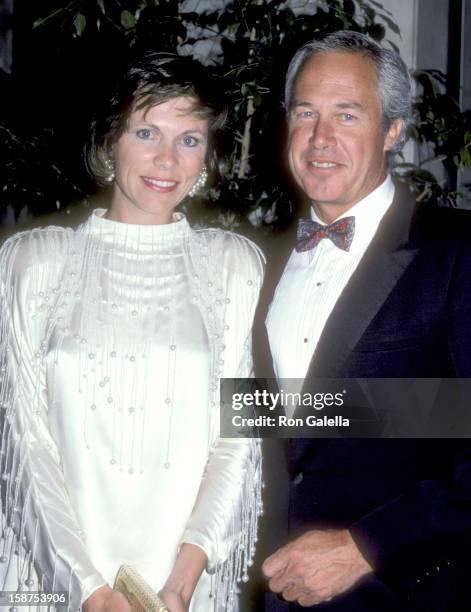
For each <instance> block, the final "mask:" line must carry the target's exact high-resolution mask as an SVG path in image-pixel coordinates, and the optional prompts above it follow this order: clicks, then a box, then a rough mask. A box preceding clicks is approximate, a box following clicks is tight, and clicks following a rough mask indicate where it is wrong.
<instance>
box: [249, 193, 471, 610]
mask: <svg viewBox="0 0 471 612" xmlns="http://www.w3.org/2000/svg"><path fill="white" fill-rule="evenodd" d="M285 243H286V245H287V248H285V249H284V255H280V253H281V252H282V249H280V248H276V249H275V251H276V252H277V254H278V257H277V258H274V259H272V260H271V264H270V265H269V268H268V270H267V283H266V285H265V288H264V293H263V294H262V298H261V301H260V307H259V311H258V314H257V323H256V326H255V331H254V351H255V362H256V374H257V375H258V376H266V377H271V376H274V374H273V371H272V369H271V363H272V361H271V357H270V354H269V346H268V340H267V336H266V330H265V326H264V320H265V317H266V314H267V311H268V307H269V304H270V301H271V298H272V296H273V292H274V289H275V287H276V284H277V281H278V279H279V276H280V274H281V273H282V270H283V268H284V264H285V262H286V260H287V257H288V256H289V253H290V252H291V249H292V246H293V245H292V243H288V241H285ZM268 255H270V254H268ZM269 262H270V257H269ZM286 316H287V326H286V327H287V333H289V313H286ZM315 377H326V378H342V377H344V378H374V377H377V378H395V377H401V378H407V377H471V213H470V212H468V211H459V210H456V209H448V208H440V207H437V206H434V205H430V204H425V205H422V206H416V205H415V202H414V201H413V200H412V199H411V197H410V196H409V195H408V193H406V192H405V190H404V189H403V188H396V195H395V199H394V202H393V204H392V205H391V207H390V209H389V210H388V212H387V213H386V215H385V217H384V218H383V220H382V222H381V224H380V226H379V228H378V231H377V233H376V235H375V237H374V239H373V241H372V243H371V245H370V246H369V248H368V250H367V251H366V253H365V255H364V257H363V259H362V261H361V262H360V264H359V266H358V267H357V269H356V271H355V272H354V274H353V276H352V278H351V280H350V281H349V283H348V284H347V286H346V288H345V290H344V291H343V292H342V294H341V296H340V298H339V300H338V302H337V303H336V305H335V307H334V309H333V311H332V313H331V315H330V317H329V319H328V320H327V323H326V325H325V328H324V330H323V333H322V335H321V338H320V340H319V343H318V346H317V348H316V351H315V354H314V355H313V357H312V361H311V364H310V367H309V370H308V373H307V376H306V379H305V383H304V391H308V390H309V385H310V381H312V380H313V379H314V378H315ZM470 410H471V406H470ZM274 444H275V443H273V442H272V441H269V442H268V445H267V449H268V452H267V457H266V462H265V465H266V467H265V469H266V474H267V481H268V488H267V498H266V506H267V508H266V510H267V511H266V515H267V516H268V518H267V519H266V524H265V527H266V528H267V529H268V531H270V527H271V525H270V522H271V521H270V518H271V516H272V508H271V506H273V505H274V504H278V503H279V499H280V491H281V490H282V488H283V487H282V485H280V483H281V482H282V474H281V472H280V467H279V466H280V464H279V463H278V464H277V465H278V467H277V473H276V474H273V473H272V472H271V470H270V468H271V464H272V463H273V462H275V461H276V453H275V454H273V449H274ZM286 447H287V448H286V456H287V474H288V479H289V487H288V488H289V527H290V537H295V536H296V535H298V534H300V533H302V532H304V531H306V530H308V529H312V528H323V529H325V528H349V529H350V531H351V533H352V535H353V537H354V539H355V541H356V542H357V544H358V546H359V548H360V550H361V551H362V552H363V554H364V556H365V557H366V558H367V559H368V560H369V561H370V563H371V565H372V566H373V567H374V568H375V575H374V576H371V577H368V578H366V579H365V580H364V581H362V582H361V583H360V584H359V585H358V586H357V587H356V588H354V589H353V590H352V591H350V592H349V593H346V594H345V595H343V596H340V597H337V598H334V599H333V600H332V601H331V602H330V603H325V604H321V605H320V606H315V607H314V608H312V609H315V610H318V611H319V612H320V611H324V610H326V611H327V610H339V611H340V610H368V611H369V610H371V611H375V612H379V611H381V612H382V611H383V610H395V611H397V610H424V611H425V610H427V611H432V610H437V611H445V610H447V611H451V610H463V611H464V610H469V609H471V593H470V594H469V597H468V596H467V594H466V595H465V593H466V591H467V590H468V589H467V587H468V583H469V579H470V578H471V569H470V568H471V563H470V560H471V546H470V544H471V443H470V441H469V440H463V439H461V440H457V439H455V440H451V439H449V440H445V439H317V440H316V439H298V440H291V441H289V442H288V444H287V445H286ZM270 483H276V484H272V485H270ZM280 486H281V489H280ZM270 491H275V493H274V494H271V493H270ZM277 530H279V532H280V533H281V532H282V526H278V528H277ZM272 531H273V530H272ZM268 540H269V542H270V544H269V548H271V549H274V548H277V547H278V545H281V544H283V537H282V536H281V537H280V538H279V542H277V541H276V536H275V537H274V536H273V533H272V534H271V537H269V538H268ZM267 552H270V550H268V551H267ZM465 600H466V601H465ZM268 602H269V603H268V604H267V607H266V609H267V610H280V611H281V610H288V609H289V610H302V609H305V608H301V607H299V606H297V605H291V606H289V607H288V606H287V604H285V603H283V604H282V603H281V602H279V601H276V599H275V598H274V597H273V596H272V597H268Z"/></svg>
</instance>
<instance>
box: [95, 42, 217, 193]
mask: <svg viewBox="0 0 471 612" xmlns="http://www.w3.org/2000/svg"><path fill="white" fill-rule="evenodd" d="M222 90H223V87H222V86H221V83H219V82H218V80H217V79H216V78H215V77H214V76H213V75H211V74H210V72H209V70H208V69H206V68H204V67H203V66H202V65H201V64H200V63H198V62H196V61H195V60H193V59H191V58H189V57H181V56H178V55H174V54H172V53H161V52H156V51H147V52H145V53H143V54H142V55H140V56H139V58H137V59H135V60H134V61H133V62H131V63H130V64H129V65H128V67H127V69H126V70H125V72H124V74H123V76H122V77H121V78H120V80H119V82H118V84H117V86H116V88H115V90H114V92H113V94H112V95H111V97H110V98H109V99H108V101H107V102H106V103H105V105H104V108H103V112H102V113H101V114H100V115H97V116H96V118H95V119H94V121H93V122H92V126H91V134H90V139H89V142H88V144H87V146H86V150H85V162H86V166H87V170H88V172H89V173H90V175H91V176H92V177H93V178H94V179H95V181H96V182H97V183H98V184H99V185H101V186H105V185H107V184H108V183H107V180H106V179H107V177H108V176H109V172H110V170H109V159H110V158H111V157H112V148H113V146H114V145H115V143H116V142H117V141H118V140H119V138H120V137H121V135H122V134H123V133H124V132H125V131H126V128H127V124H128V120H129V118H130V116H131V114H132V113H133V112H134V111H135V110H141V109H143V108H152V107H153V106H157V105H158V104H162V103H163V102H167V101H168V100H171V99H173V98H178V97H181V96H186V97H189V98H192V99H193V100H194V104H193V107H192V109H191V111H190V112H191V113H194V114H195V115H198V116H200V117H204V118H207V119H208V150H207V153H206V167H207V169H208V173H209V175H210V177H213V178H214V177H215V176H218V175H220V174H221V172H222V171H221V165H222V156H221V150H220V146H221V145H220V143H221V141H222V137H221V135H222V130H223V128H224V126H225V123H226V119H227V106H226V100H225V95H224V93H223V91H222ZM107 162H108V165H107Z"/></svg>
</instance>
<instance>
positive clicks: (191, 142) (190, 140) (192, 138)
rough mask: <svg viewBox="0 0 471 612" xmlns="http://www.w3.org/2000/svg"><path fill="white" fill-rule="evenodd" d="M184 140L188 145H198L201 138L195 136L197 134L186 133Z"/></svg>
mask: <svg viewBox="0 0 471 612" xmlns="http://www.w3.org/2000/svg"><path fill="white" fill-rule="evenodd" d="M182 142H183V144H184V145H185V146H186V147H196V145H197V144H198V142H199V140H198V139H197V138H195V136H190V135H189V134H186V135H185V136H183V138H182Z"/></svg>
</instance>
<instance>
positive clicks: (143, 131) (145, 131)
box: [136, 128, 152, 140]
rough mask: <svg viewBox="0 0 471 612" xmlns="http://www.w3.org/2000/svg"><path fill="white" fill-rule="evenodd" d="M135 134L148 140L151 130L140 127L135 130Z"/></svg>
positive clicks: (150, 136)
mask: <svg viewBox="0 0 471 612" xmlns="http://www.w3.org/2000/svg"><path fill="white" fill-rule="evenodd" d="M136 136H137V137H138V138H141V139H142V140H149V138H152V130H150V129H149V128H141V129H139V130H136Z"/></svg>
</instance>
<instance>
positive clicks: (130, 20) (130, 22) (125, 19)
mask: <svg viewBox="0 0 471 612" xmlns="http://www.w3.org/2000/svg"><path fill="white" fill-rule="evenodd" d="M121 25H122V26H123V28H124V29H125V30H130V29H131V28H133V27H134V26H135V25H136V18H135V17H134V15H133V14H132V13H131V12H129V11H122V13H121Z"/></svg>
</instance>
